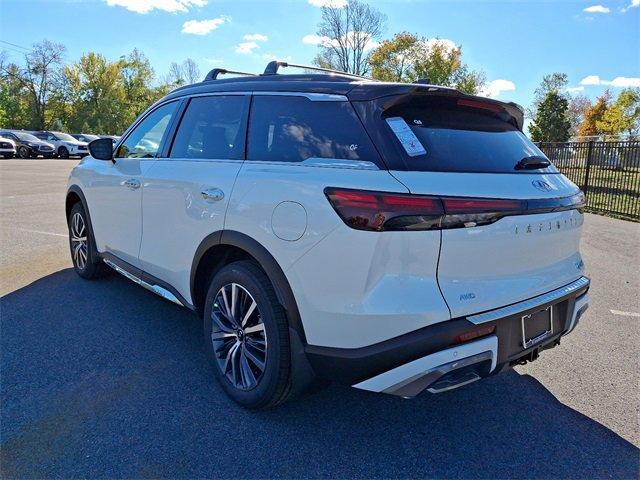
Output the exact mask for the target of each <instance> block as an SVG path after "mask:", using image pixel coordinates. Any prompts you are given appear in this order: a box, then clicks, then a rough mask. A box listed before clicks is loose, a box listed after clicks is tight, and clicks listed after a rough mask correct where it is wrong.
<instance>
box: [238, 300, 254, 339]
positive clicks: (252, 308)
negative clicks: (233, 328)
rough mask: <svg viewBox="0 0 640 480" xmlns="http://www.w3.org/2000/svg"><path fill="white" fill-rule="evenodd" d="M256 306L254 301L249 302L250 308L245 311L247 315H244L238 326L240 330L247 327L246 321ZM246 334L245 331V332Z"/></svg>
mask: <svg viewBox="0 0 640 480" xmlns="http://www.w3.org/2000/svg"><path fill="white" fill-rule="evenodd" d="M257 306H258V305H257V304H256V301H255V300H253V299H252V300H251V306H250V307H249V309H248V310H247V313H245V314H244V318H243V319H242V322H241V324H240V326H241V327H242V328H244V327H245V326H246V325H247V320H249V317H250V316H251V314H252V313H253V311H254V310H255V309H256V307H257ZM245 332H246V330H245Z"/></svg>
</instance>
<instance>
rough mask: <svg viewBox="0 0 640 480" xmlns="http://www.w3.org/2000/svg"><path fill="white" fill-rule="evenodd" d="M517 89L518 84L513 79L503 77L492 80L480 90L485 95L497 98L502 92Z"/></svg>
mask: <svg viewBox="0 0 640 480" xmlns="http://www.w3.org/2000/svg"><path fill="white" fill-rule="evenodd" d="M515 89H516V84H515V83H513V82H512V81H511V80H503V79H501V78H499V79H497V80H492V81H490V82H489V83H488V84H487V85H485V87H484V88H483V89H482V91H481V92H480V95H482V96H483V97H491V98H495V97H497V96H498V95H500V93H502V92H512V91H514V90H515Z"/></svg>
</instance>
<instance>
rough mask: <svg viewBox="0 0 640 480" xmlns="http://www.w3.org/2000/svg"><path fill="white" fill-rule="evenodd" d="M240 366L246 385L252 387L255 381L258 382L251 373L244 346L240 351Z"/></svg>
mask: <svg viewBox="0 0 640 480" xmlns="http://www.w3.org/2000/svg"><path fill="white" fill-rule="evenodd" d="M240 367H241V368H242V372H243V375H244V378H245V380H246V385H247V387H253V386H254V385H255V384H256V383H258V382H257V380H256V376H255V375H254V374H253V370H251V367H250V366H249V362H248V361H247V356H246V349H245V348H243V349H242V352H241V356H240Z"/></svg>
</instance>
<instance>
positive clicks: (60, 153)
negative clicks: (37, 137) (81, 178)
mask: <svg viewBox="0 0 640 480" xmlns="http://www.w3.org/2000/svg"><path fill="white" fill-rule="evenodd" d="M58 157H59V158H69V150H67V148H66V147H60V148H59V149H58Z"/></svg>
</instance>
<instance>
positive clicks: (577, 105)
mask: <svg viewBox="0 0 640 480" xmlns="http://www.w3.org/2000/svg"><path fill="white" fill-rule="evenodd" d="M591 105H592V104H591V100H589V99H588V98H587V97H585V96H584V95H576V96H572V97H571V98H570V99H569V108H568V109H567V118H568V119H569V124H570V125H571V129H570V134H571V136H572V137H575V136H577V135H578V127H579V126H580V124H581V123H582V121H583V120H584V116H585V114H586V113H587V110H589V109H590V108H591Z"/></svg>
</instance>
